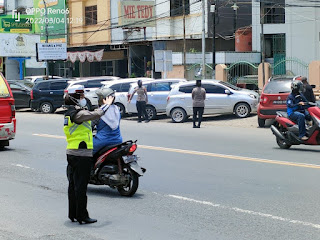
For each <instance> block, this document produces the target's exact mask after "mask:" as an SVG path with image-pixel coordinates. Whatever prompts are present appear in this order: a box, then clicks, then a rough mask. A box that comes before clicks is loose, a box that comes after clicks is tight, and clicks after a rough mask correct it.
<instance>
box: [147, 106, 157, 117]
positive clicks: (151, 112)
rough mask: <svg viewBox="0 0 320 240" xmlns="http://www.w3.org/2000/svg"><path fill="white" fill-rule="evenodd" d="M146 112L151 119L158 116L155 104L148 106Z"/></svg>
mask: <svg viewBox="0 0 320 240" xmlns="http://www.w3.org/2000/svg"><path fill="white" fill-rule="evenodd" d="M146 112H147V115H148V118H149V119H155V118H156V116H157V112H156V109H155V108H154V107H153V106H146Z"/></svg>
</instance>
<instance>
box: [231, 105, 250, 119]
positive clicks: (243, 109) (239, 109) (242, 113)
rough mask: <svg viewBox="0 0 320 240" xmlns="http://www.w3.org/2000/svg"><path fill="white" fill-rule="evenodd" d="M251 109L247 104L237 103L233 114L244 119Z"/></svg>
mask: <svg viewBox="0 0 320 240" xmlns="http://www.w3.org/2000/svg"><path fill="white" fill-rule="evenodd" d="M250 112H251V109H250V106H249V104H247V103H238V104H237V105H236V106H235V108H234V113H235V114H236V116H237V117H239V118H245V117H248V116H249V115H250Z"/></svg>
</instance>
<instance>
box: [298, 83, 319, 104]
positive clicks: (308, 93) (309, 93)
mask: <svg viewBox="0 0 320 240" xmlns="http://www.w3.org/2000/svg"><path fill="white" fill-rule="evenodd" d="M300 80H301V82H302V84H303V89H302V93H303V95H304V96H305V98H306V99H307V100H308V101H309V102H313V103H315V102H316V98H315V96H314V93H313V90H312V86H311V85H310V84H309V83H308V80H307V78H306V77H301V78H300Z"/></svg>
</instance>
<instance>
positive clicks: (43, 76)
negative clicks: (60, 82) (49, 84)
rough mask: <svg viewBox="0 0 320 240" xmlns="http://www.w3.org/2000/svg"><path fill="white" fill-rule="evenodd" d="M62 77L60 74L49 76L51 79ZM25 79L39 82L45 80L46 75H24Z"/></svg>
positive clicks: (34, 82)
mask: <svg viewBox="0 0 320 240" xmlns="http://www.w3.org/2000/svg"><path fill="white" fill-rule="evenodd" d="M61 78H62V77H59V76H52V75H50V76H48V80H51V79H61ZM24 80H27V81H30V82H32V83H33V84H36V83H37V82H39V81H43V80H46V76H45V75H38V76H26V77H24Z"/></svg>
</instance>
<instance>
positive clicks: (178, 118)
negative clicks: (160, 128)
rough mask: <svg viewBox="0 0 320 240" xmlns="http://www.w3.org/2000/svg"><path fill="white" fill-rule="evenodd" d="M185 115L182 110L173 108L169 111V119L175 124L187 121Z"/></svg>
mask: <svg viewBox="0 0 320 240" xmlns="http://www.w3.org/2000/svg"><path fill="white" fill-rule="evenodd" d="M187 117H188V116H187V113H186V111H185V110H184V109H183V108H174V109H173V110H172V111H171V119H172V121H173V122H175V123H182V122H184V121H185V120H186V119H187Z"/></svg>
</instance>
